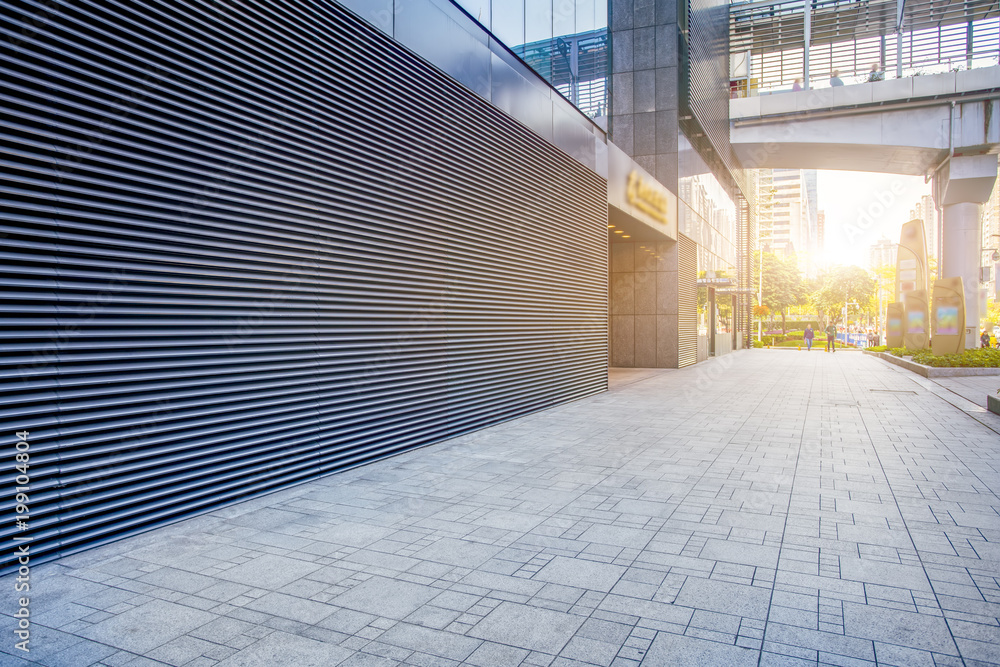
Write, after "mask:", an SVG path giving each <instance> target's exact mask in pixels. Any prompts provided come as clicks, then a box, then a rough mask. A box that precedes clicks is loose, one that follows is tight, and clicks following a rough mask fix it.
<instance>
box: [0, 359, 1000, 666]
mask: <svg viewBox="0 0 1000 667" xmlns="http://www.w3.org/2000/svg"><path fill="white" fill-rule="evenodd" d="M613 380H615V382H614V383H613V384H614V389H613V390H612V391H610V392H608V393H605V394H601V395H598V396H594V397H591V398H588V399H585V400H581V401H577V402H574V403H571V404H568V405H564V406H561V407H558V408H554V409H551V410H548V411H546V412H543V413H539V414H536V415H532V416H529V417H525V418H522V419H518V420H516V421H511V422H508V423H505V424H502V425H500V426H497V427H494V428H490V429H487V430H484V431H480V432H478V433H474V434H471V435H468V436H465V437H462V438H458V439H455V440H451V441H449V442H446V443H442V444H440V445H436V446H432V447H427V448H424V449H421V450H418V451H414V452H410V453H407V454H405V455H401V456H397V457H395V458H393V459H391V460H386V461H383V462H380V463H377V464H373V465H370V466H367V467H364V468H359V469H356V470H353V471H349V472H346V473H342V474H338V475H334V476H331V477H328V478H326V479H323V480H319V481H316V482H312V483H308V484H303V485H301V486H298V487H295V488H293V489H290V490H286V491H283V492H280V493H275V494H272V495H269V496H267V497H264V498H260V499H257V500H254V501H250V502H246V503H242V504H240V505H236V506H231V507H228V508H226V509H224V510H220V511H217V512H213V513H211V514H208V515H204V516H201V517H198V518H195V519H192V520H189V521H185V522H183V523H179V524H175V525H173V526H170V527H167V528H163V529H159V530H156V531H153V532H150V533H146V534H143V535H140V536H137V537H134V538H130V539H126V540H122V541H120V542H117V543H115V544H111V545H108V546H106V547H102V548H98V549H94V550H91V551H88V552H85V553H81V554H78V555H75V556H71V557H68V558H65V559H63V560H61V561H58V562H56V563H50V564H46V565H42V566H38V567H36V568H33V571H32V575H33V579H34V581H33V582H32V583H33V586H32V588H33V596H32V597H33V601H32V612H33V616H32V620H33V623H34V625H33V628H34V634H33V637H32V644H31V646H32V651H31V653H30V658H31V660H32V662H28V661H25V660H24V659H23V658H22V657H20V656H19V655H17V653H18V652H17V651H16V650H15V649H14V648H13V639H12V635H11V633H10V630H9V629H8V630H5V631H4V632H3V636H4V637H5V639H4V640H3V641H2V644H0V664H3V665H31V664H38V665H48V666H51V667H73V666H76V665H108V666H121V665H176V666H185V667H209V666H218V667H236V666H240V667H257V666H260V667H264V666H267V667H273V666H282V665H291V666H303V667H308V666H324V667H325V666H330V665H340V666H342V667H361V666H373V667H374V666H381V665H386V666H388V665H413V666H431V667H438V666H442V667H443V666H448V665H460V664H461V665H475V666H478V667H504V666H508V665H509V666H523V667H527V666H549V665H551V666H553V667H555V666H559V667H568V666H570V665H602V666H609V665H610V666H614V667H632V666H635V665H640V664H641V665H646V666H660V665H664V666H666V665H670V666H674V665H679V666H686V665H697V666H703V665H708V666H712V665H726V666H729V665H734V666H742V665H816V664H822V665H875V664H879V665H898V666H901V667H915V666H916V667H919V666H924V665H926V666H928V667H931V666H934V665H938V666H942V667H944V666H948V667H952V666H959V665H965V666H966V667H974V666H975V667H982V666H984V665H1000V622H998V619H1000V498H998V495H997V494H998V493H1000V417H996V416H995V415H990V414H988V413H986V412H985V411H984V410H983V409H982V408H981V407H979V406H978V405H976V404H975V402H973V401H969V400H966V399H965V398H962V397H961V396H958V395H957V394H955V393H954V392H952V391H950V390H949V389H948V388H945V387H943V386H942V385H940V384H937V383H934V382H931V381H928V380H925V379H923V378H919V377H917V376H915V375H913V374H910V373H909V372H907V371H904V370H902V369H899V368H896V367H894V366H891V365H889V364H887V363H885V362H882V361H880V360H878V359H875V358H873V357H868V356H864V355H861V354H860V353H844V354H836V355H830V354H826V353H824V352H816V351H814V352H812V353H805V352H801V353H799V352H795V353H791V352H788V351H778V350H752V351H746V352H740V353H737V354H733V355H729V356H726V357H722V358H720V359H715V360H712V361H709V362H706V363H704V364H700V365H698V366H696V367H693V368H687V369H683V370H678V371H665V372H646V373H642V374H636V373H629V372H626V373H615V374H614V375H613ZM0 587H2V588H3V589H5V590H8V591H11V590H13V587H12V582H11V581H10V579H9V578H8V579H7V580H5V581H0ZM4 597H5V598H7V599H5V601H4V604H8V603H9V598H12V597H13V594H12V593H11V594H9V595H7V596H4ZM10 621H11V619H10V617H9V616H8V618H7V619H6V622H7V623H9V622H10Z"/></svg>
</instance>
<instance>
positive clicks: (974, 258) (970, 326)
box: [934, 155, 997, 349]
mask: <svg viewBox="0 0 1000 667" xmlns="http://www.w3.org/2000/svg"><path fill="white" fill-rule="evenodd" d="M996 178H997V156H996V155H976V156H971V157H956V158H952V159H951V160H949V161H948V163H947V164H946V165H945V166H944V167H942V169H941V170H940V171H939V172H938V174H937V175H936V176H935V177H934V180H935V183H934V196H935V199H936V200H937V202H938V205H939V206H941V207H942V209H943V210H944V221H943V222H944V224H943V234H942V236H941V266H940V267H939V270H938V275H939V276H941V277H942V278H952V277H960V278H962V283H963V284H964V286H965V318H966V319H965V331H966V336H965V346H966V348H967V349H971V348H975V347H978V346H979V317H980V309H979V266H980V259H981V258H980V254H981V252H980V251H981V247H982V235H983V232H982V209H983V206H982V204H983V202H985V201H986V200H988V199H989V197H990V193H991V192H992V190H993V184H994V182H995V181H996Z"/></svg>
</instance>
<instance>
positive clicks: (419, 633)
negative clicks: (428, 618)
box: [379, 623, 482, 662]
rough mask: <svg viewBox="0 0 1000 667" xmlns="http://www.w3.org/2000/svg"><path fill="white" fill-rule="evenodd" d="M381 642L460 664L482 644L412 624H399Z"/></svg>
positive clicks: (386, 632) (386, 633) (383, 636)
mask: <svg viewBox="0 0 1000 667" xmlns="http://www.w3.org/2000/svg"><path fill="white" fill-rule="evenodd" d="M379 641H380V642H384V643H386V644H392V645H393V646H399V647H401V648H408V649H411V650H413V651H420V652H422V653H428V654H430V655H435V656H438V657H441V658H447V659H450V660H457V661H459V662H461V661H463V660H465V659H466V658H468V657H469V656H470V655H472V652H473V651H475V650H476V649H477V648H479V645H480V644H481V643H482V642H481V641H479V640H476V639H471V638H469V637H463V636H461V635H457V634H454V633H451V632H444V631H441V630H435V629H433V628H425V627H421V626H418V625H413V624H410V623H397V624H396V625H394V626H392V627H391V628H389V629H388V630H386V631H385V634H383V635H382V636H381V637H379Z"/></svg>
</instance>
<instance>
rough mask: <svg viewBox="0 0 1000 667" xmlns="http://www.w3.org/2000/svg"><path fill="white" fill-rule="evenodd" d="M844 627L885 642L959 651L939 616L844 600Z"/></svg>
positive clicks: (947, 652)
mask: <svg viewBox="0 0 1000 667" xmlns="http://www.w3.org/2000/svg"><path fill="white" fill-rule="evenodd" d="M844 630H845V632H846V633H847V634H848V635H850V636H852V637H864V638H865V639H872V640H874V641H877V642H882V643H884V644H895V645H897V646H904V647H908V648H917V649H924V650H926V651H934V652H936V653H944V654H948V655H957V654H958V651H957V650H956V647H955V640H954V639H953V638H952V636H951V632H950V631H949V629H948V624H947V623H946V622H945V620H944V619H943V618H941V617H939V616H929V615H927V614H916V613H912V612H908V611H899V610H894V609H886V608H884V607H874V606H871V605H864V604H855V603H853V602H845V603H844Z"/></svg>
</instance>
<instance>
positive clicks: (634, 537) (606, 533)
mask: <svg viewBox="0 0 1000 667" xmlns="http://www.w3.org/2000/svg"><path fill="white" fill-rule="evenodd" d="M655 536H656V533H655V532H654V531H652V530H643V529H640V528H627V527H624V526H604V525H600V524H598V525H596V526H591V527H590V528H588V529H587V530H585V531H583V534H582V535H580V537H579V538H577V539H579V540H580V541H581V542H597V543H599V544H611V545H614V546H619V547H631V548H633V549H642V548H643V547H645V546H646V545H647V544H649V541H650V540H651V539H653V537H655Z"/></svg>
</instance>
